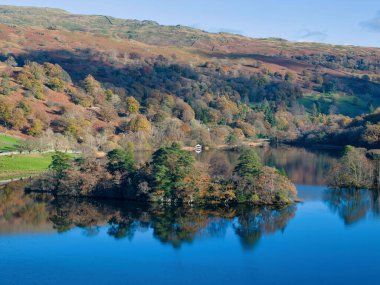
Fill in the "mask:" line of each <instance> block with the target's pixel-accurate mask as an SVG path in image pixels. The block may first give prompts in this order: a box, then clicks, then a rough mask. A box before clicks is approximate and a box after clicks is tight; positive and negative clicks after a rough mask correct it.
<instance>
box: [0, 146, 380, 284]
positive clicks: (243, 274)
mask: <svg viewBox="0 0 380 285" xmlns="http://www.w3.org/2000/svg"><path fill="white" fill-rule="evenodd" d="M258 152H259V153H260V156H261V157H262V159H263V161H265V163H266V164H268V165H275V166H277V167H279V168H283V169H285V170H286V172H287V174H288V175H289V177H290V179H291V180H292V181H293V182H294V183H296V184H297V188H298V192H299V194H298V195H299V198H300V199H301V200H303V202H302V203H299V204H296V205H292V206H289V207H285V208H282V209H272V208H252V207H249V206H239V207H234V208H223V209H221V208H207V209H204V208H203V209H199V208H192V207H160V206H157V205H156V206H147V205H144V204H138V203H131V202H114V201H99V200H88V199H68V198H59V199H53V198H52V197H50V196H47V195H41V194H38V195H37V194H25V193H24V192H23V191H22V185H20V184H19V183H15V184H12V185H7V186H6V187H3V189H1V190H0V252H1V254H0V284H7V285H8V284H38V285H43V284H49V285H50V284H54V285H60V284H166V285H169V284H379V282H380V281H379V272H380V218H379V217H380V216H379V214H380V198H379V194H378V193H377V192H369V191H364V190H363V191H349V190H339V191H337V190H330V189H327V187H326V186H325V185H326V178H327V176H328V174H329V171H330V169H331V166H332V164H333V163H334V161H335V160H336V159H337V157H338V154H336V153H331V152H330V153H329V152H320V151H310V150H305V149H301V148H291V147H280V148H275V149H271V148H262V149H258ZM237 156H238V155H237V154H236V153H234V152H220V151H219V152H204V153H201V154H200V155H198V156H197V159H199V160H201V161H209V162H210V163H211V164H212V167H213V169H212V171H214V172H215V173H224V174H225V173H227V174H228V173H229V172H230V171H231V168H232V167H233V165H234V163H236V160H237Z"/></svg>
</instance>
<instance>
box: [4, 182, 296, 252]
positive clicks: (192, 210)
mask: <svg viewBox="0 0 380 285" xmlns="http://www.w3.org/2000/svg"><path fill="white" fill-rule="evenodd" d="M22 189H23V187H18V188H17V187H11V186H9V187H8V186H7V187H6V189H1V191H0V201H1V203H0V205H1V208H0V211H1V213H2V215H1V217H2V218H1V219H0V228H1V229H2V231H3V232H4V231H11V228H12V227H14V226H17V227H18V228H19V229H20V228H24V230H25V231H28V230H30V227H31V226H33V227H38V225H48V227H49V228H50V229H51V230H55V231H56V232H58V233H63V232H67V231H70V230H72V229H74V228H81V229H83V234H84V235H85V236H86V237H94V236H96V235H97V234H98V233H99V232H100V229H101V228H102V227H106V230H107V233H108V235H109V236H111V237H113V238H115V239H125V238H127V239H130V240H131V239H133V237H134V235H135V233H136V232H142V231H148V230H150V229H151V230H152V231H153V236H154V237H155V238H156V239H158V240H159V241H160V242H161V243H163V244H169V245H171V246H173V247H174V248H180V247H181V246H182V245H183V244H185V243H192V242H193V241H194V240H195V239H197V238H201V237H207V238H209V237H213V238H215V237H223V236H225V234H226V232H227V229H228V228H229V227H232V228H233V229H234V231H235V233H236V234H237V235H238V236H239V237H240V239H241V243H242V245H243V247H244V248H245V249H250V248H253V246H254V244H255V243H256V242H257V241H258V240H259V239H260V237H261V236H262V235H265V234H270V233H274V232H276V231H278V230H283V229H284V228H285V227H286V224H287V223H288V222H289V220H290V219H291V218H292V217H293V216H294V213H295V211H296V206H290V207H287V208H284V209H273V208H253V207H249V206H247V205H245V206H237V207H230V208H196V207H190V206H181V207H175V206H162V205H146V204H140V203H132V202H114V201H107V200H106V201H100V200H90V199H73V198H64V197H60V198H53V197H51V196H48V195H41V194H24V191H23V190H22Z"/></svg>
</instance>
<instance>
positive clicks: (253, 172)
mask: <svg viewBox="0 0 380 285" xmlns="http://www.w3.org/2000/svg"><path fill="white" fill-rule="evenodd" d="M262 167H263V165H262V163H261V160H260V157H259V156H258V154H257V152H256V151H255V150H253V149H246V150H244V151H243V153H242V154H241V155H240V157H239V163H238V165H237V166H236V167H235V170H234V173H235V174H236V175H238V176H240V177H243V178H254V177H256V176H257V175H258V174H260V172H261V169H262Z"/></svg>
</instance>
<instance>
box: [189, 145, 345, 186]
mask: <svg viewBox="0 0 380 285" xmlns="http://www.w3.org/2000/svg"><path fill="white" fill-rule="evenodd" d="M257 152H258V153H259V155H260V157H261V159H262V161H263V163H264V164H266V165H269V166H275V167H277V168H278V169H284V170H285V171H286V173H287V174H288V176H289V178H290V180H291V181H292V182H294V183H297V184H301V185H326V178H327V176H328V173H329V171H330V170H331V166H332V165H333V163H334V162H335V161H336V157H337V156H339V154H340V152H337V151H334V152H331V151H329V152H328V151H321V150H313V151H312V150H307V149H304V148H296V147H288V146H280V147H277V148H272V147H263V148H257ZM239 154H240V153H239V151H220V150H211V151H205V152H202V153H201V154H199V155H195V157H196V159H197V160H199V161H202V162H205V163H208V164H209V165H210V173H211V174H212V175H213V176H218V175H223V176H225V177H228V176H230V175H232V170H233V168H234V167H235V165H236V164H237V160H238V158H239Z"/></svg>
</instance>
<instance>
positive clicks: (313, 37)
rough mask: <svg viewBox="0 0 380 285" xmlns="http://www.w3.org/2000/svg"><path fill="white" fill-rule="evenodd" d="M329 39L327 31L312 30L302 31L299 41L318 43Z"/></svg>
mask: <svg viewBox="0 0 380 285" xmlns="http://www.w3.org/2000/svg"><path fill="white" fill-rule="evenodd" d="M327 38H328V34H327V31H312V30H302V31H300V36H299V37H298V40H299V41H306V42H308V41H310V42H311V41H318V42H324V41H325V40H326V39H327Z"/></svg>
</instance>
